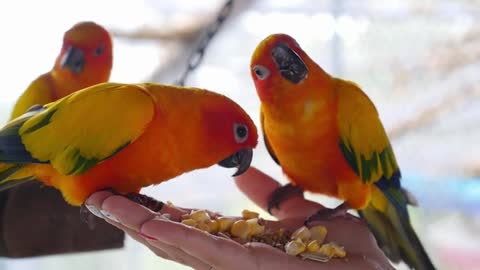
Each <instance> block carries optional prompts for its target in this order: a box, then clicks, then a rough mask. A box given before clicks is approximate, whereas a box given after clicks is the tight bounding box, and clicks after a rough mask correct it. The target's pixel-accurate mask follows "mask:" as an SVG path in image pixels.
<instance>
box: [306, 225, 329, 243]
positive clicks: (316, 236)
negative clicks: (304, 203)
mask: <svg viewBox="0 0 480 270" xmlns="http://www.w3.org/2000/svg"><path fill="white" fill-rule="evenodd" d="M309 231H310V235H311V236H310V238H311V239H313V240H317V242H318V244H319V245H321V244H323V242H324V241H325V237H326V236H327V228H325V226H322V225H318V226H314V227H312V228H310V229H309Z"/></svg>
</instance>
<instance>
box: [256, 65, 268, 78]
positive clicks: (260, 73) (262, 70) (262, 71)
mask: <svg viewBox="0 0 480 270" xmlns="http://www.w3.org/2000/svg"><path fill="white" fill-rule="evenodd" d="M253 72H255V76H257V78H258V79H259V80H265V79H266V78H267V77H268V76H269V75H270V70H268V69H267V68H266V67H264V66H260V65H256V66H254V67H253Z"/></svg>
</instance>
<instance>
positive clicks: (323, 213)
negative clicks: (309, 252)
mask: <svg viewBox="0 0 480 270" xmlns="http://www.w3.org/2000/svg"><path fill="white" fill-rule="evenodd" d="M350 209H351V207H350V206H349V205H348V203H346V202H344V203H342V204H340V205H339V206H337V207H335V208H333V209H332V208H324V209H321V210H319V211H318V212H316V213H315V214H313V215H311V216H309V217H308V218H307V219H306V220H305V222H304V224H305V226H307V227H309V226H310V225H311V223H312V222H315V221H325V220H330V219H334V218H338V217H341V218H346V219H352V220H354V221H357V222H362V221H361V219H359V218H357V217H355V216H352V215H350V214H348V212H347V211H348V210H350Z"/></svg>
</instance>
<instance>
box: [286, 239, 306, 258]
mask: <svg viewBox="0 0 480 270" xmlns="http://www.w3.org/2000/svg"><path fill="white" fill-rule="evenodd" d="M305 249H306V246H305V244H304V243H303V242H302V240H300V239H295V240H292V241H290V242H288V243H287V244H285V252H286V253H287V254H288V255H292V256H297V255H298V254H300V253H302V252H304V251H305Z"/></svg>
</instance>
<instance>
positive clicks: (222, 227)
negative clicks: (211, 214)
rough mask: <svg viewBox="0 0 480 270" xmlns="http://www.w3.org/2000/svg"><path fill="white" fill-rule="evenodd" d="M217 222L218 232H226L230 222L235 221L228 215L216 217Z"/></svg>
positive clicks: (230, 225)
mask: <svg viewBox="0 0 480 270" xmlns="http://www.w3.org/2000/svg"><path fill="white" fill-rule="evenodd" d="M217 222H218V231H219V232H226V231H228V230H230V228H231V227H232V224H233V223H234V222H235V220H234V219H233V218H228V217H220V218H218V219H217Z"/></svg>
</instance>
